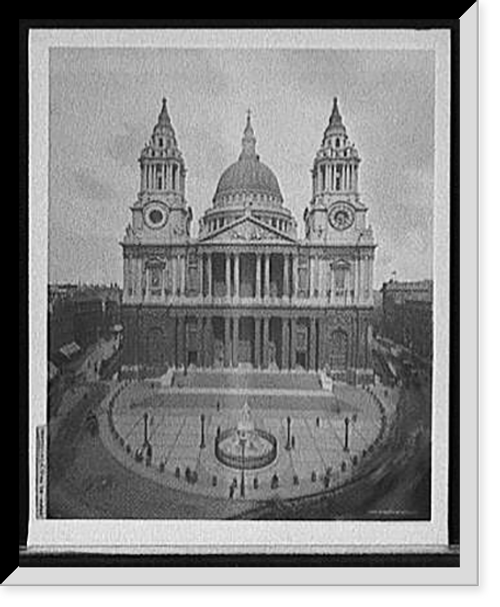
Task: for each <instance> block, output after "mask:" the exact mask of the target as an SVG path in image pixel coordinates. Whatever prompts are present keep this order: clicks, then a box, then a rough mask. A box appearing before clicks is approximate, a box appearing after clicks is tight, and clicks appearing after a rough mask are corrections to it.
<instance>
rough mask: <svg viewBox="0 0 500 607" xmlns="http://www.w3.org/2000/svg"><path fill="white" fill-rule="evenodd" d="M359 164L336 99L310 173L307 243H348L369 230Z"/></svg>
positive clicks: (356, 151) (306, 216) (306, 217)
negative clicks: (361, 192)
mask: <svg viewBox="0 0 500 607" xmlns="http://www.w3.org/2000/svg"><path fill="white" fill-rule="evenodd" d="M360 163H361V158H360V157H359V154H358V150H357V149H356V146H355V145H354V144H353V143H352V142H351V141H350V140H349V137H348V135H347V129H346V127H345V125H344V122H343V120H342V116H341V114H340V110H339V105H338V99H337V97H334V99H333V108H332V112H331V115H330V119H329V121H328V125H327V127H326V129H325V131H324V133H323V139H322V142H321V146H320V148H319V150H318V152H317V154H316V157H315V159H314V163H313V168H312V171H311V173H312V200H311V202H310V203H309V206H308V208H307V209H306V211H305V214H304V220H305V224H306V237H307V239H308V240H310V241H313V242H318V243H319V242H323V243H332V244H334V243H339V244H341V243H345V244H348V243H349V242H354V241H356V240H357V239H358V238H359V236H360V233H363V232H364V231H365V230H366V211H367V208H366V207H365V206H364V205H363V204H362V203H361V200H360V194H359V189H358V181H359V165H360Z"/></svg>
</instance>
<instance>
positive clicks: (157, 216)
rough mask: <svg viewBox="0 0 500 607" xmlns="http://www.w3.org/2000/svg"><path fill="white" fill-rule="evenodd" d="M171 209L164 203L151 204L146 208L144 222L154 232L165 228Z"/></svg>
mask: <svg viewBox="0 0 500 607" xmlns="http://www.w3.org/2000/svg"><path fill="white" fill-rule="evenodd" d="M168 215H169V208H168V207H167V206H166V205H164V204H163V203H162V202H150V203H148V204H147V205H146V207H145V208H144V221H145V222H146V225H147V226H148V227H150V228H152V229H153V230H157V229H160V228H163V226H164V225H165V224H166V223H167V221H168Z"/></svg>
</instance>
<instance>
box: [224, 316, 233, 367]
mask: <svg viewBox="0 0 500 607" xmlns="http://www.w3.org/2000/svg"><path fill="white" fill-rule="evenodd" d="M224 366H226V367H230V366H231V319H230V318H229V316H226V317H225V318H224Z"/></svg>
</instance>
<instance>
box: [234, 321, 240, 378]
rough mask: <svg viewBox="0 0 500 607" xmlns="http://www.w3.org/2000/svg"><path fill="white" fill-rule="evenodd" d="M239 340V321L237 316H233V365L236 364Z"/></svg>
mask: <svg viewBox="0 0 500 607" xmlns="http://www.w3.org/2000/svg"><path fill="white" fill-rule="evenodd" d="M239 341H240V321H239V318H238V317H237V316H235V317H234V318H233V367H237V366H238V346H239Z"/></svg>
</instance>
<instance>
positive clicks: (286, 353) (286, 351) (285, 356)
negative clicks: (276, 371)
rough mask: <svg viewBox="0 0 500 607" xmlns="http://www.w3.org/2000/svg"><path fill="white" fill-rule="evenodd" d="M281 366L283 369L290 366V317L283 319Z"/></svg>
mask: <svg viewBox="0 0 500 607" xmlns="http://www.w3.org/2000/svg"><path fill="white" fill-rule="evenodd" d="M281 366H282V368H283V369H285V370H288V369H289V368H290V319H289V318H283V319H282V320H281Z"/></svg>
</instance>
